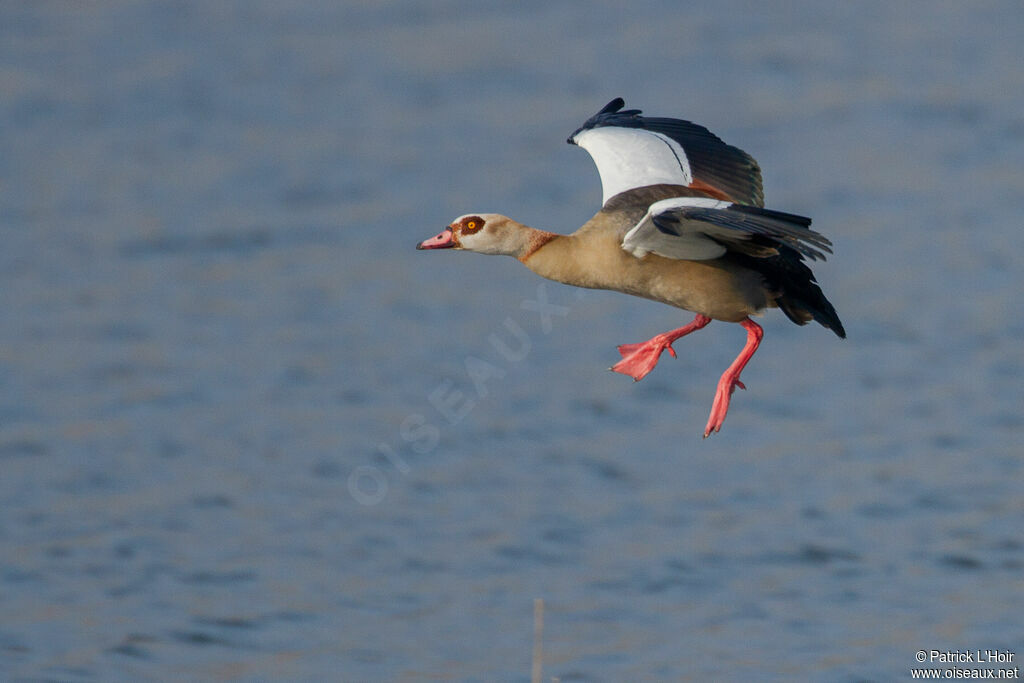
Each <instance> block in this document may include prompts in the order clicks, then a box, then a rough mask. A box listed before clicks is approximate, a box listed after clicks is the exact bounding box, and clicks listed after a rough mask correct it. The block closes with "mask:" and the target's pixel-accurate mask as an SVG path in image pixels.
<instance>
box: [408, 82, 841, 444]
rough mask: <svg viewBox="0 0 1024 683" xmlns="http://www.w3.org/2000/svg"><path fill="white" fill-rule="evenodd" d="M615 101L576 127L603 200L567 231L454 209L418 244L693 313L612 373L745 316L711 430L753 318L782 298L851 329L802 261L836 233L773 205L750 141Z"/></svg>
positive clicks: (746, 353) (757, 334) (637, 370)
mask: <svg viewBox="0 0 1024 683" xmlns="http://www.w3.org/2000/svg"><path fill="white" fill-rule="evenodd" d="M624 106H625V102H624V101H623V100H622V98H616V99H614V100H612V101H611V102H609V103H608V104H607V105H606V106H605V107H604V108H603V109H602V110H601V111H599V112H598V113H597V114H595V115H594V116H592V117H591V118H590V119H589V120H587V122H586V123H584V124H583V125H582V126H581V127H580V128H579V129H577V130H576V131H575V132H574V133H573V134H572V135H571V136H569V139H568V142H569V144H573V145H578V146H580V147H582V148H583V149H585V150H587V152H589V153H590V156H591V157H593V159H594V163H595V164H596V165H597V170H598V173H599V174H600V176H601V188H602V192H603V197H602V206H601V210H600V211H598V212H597V214H596V215H594V217H593V218H591V219H590V220H589V221H587V222H586V223H584V224H583V226H582V227H580V228H579V229H578V230H577V231H576V232H574V233H573V234H571V235H560V234H556V233H553V232H547V231H545V230H538V229H535V228H531V227H528V226H526V225H523V224H521V223H517V222H516V221H514V220H512V219H511V218H507V217H505V216H501V215H498V214H493V213H469V214H465V215H463V216H460V217H459V218H456V219H455V220H454V221H453V222H452V223H451V224H450V225H449V226H448V227H446V228H445V229H444V230H443V231H441V233H440V234H438V235H436V236H435V237H431V238H430V239H427V240H424V241H422V242H420V243H419V244H418V245H416V248H417V249H464V250H466V251H476V252H479V253H482V254H505V255H508V256H515V257H516V258H517V259H519V260H520V261H522V262H523V263H524V264H525V265H526V267H527V268H529V269H530V270H532V271H533V272H535V273H537V274H538V275H540V276H542V277H545V278H548V279H550V280H555V281H556V282H562V283H565V284H569V285H576V286H578V287H588V288H593V289H608V290H613V291H617V292H623V293H625V294H632V295H634V296H639V297H643V298H645V299H652V300H654V301H660V302H662V303H665V304H668V305H670V306H675V307H677V308H682V309H684V310H687V311H691V312H693V313H696V317H695V318H694V319H693V321H692V322H690V323H689V324H688V325H685V326H683V327H680V328H679V329H676V330H671V331H669V332H664V333H662V334H659V335H657V336H655V337H653V338H652V339H650V340H648V341H645V342H642V343H639V344H623V345H622V346H619V347H618V350H619V353H620V354H621V355H622V360H620V361H619V362H618V363H616V364H615V365H614V366H612V368H611V370H613V371H615V372H620V373H622V374H624V375H629V376H630V377H632V378H633V379H634V381H639V380H641V379H643V378H644V377H645V376H646V375H647V374H648V373H649V372H650V371H651V370H653V369H654V366H655V365H657V363H658V358H659V357H660V356H661V353H662V351H665V350H668V352H669V353H670V354H672V356H673V357H675V355H676V353H675V350H674V349H673V348H672V342H674V341H675V340H677V339H679V338H680V337H683V336H685V335H687V334H689V333H691V332H693V331H695V330H699V329H701V328H702V327H704V326H705V325H707V324H708V323H710V322H711V321H712V320H723V321H725V322H734V323H739V324H740V325H742V326H743V327H744V328H745V329H746V331H747V342H746V345H745V346H744V347H743V350H742V351H741V352H740V354H739V356H737V358H736V360H735V361H733V363H732V365H730V366H729V368H728V369H727V370H726V371H725V373H724V374H723V375H722V377H721V379H720V380H719V382H718V388H717V390H716V392H715V400H714V403H713V404H712V407H711V414H710V416H709V417H708V422H707V426H706V427H705V429H704V437H705V438H707V437H708V436H709V435H710V434H711V433H712V432H717V431H719V430H720V429H721V428H722V423H723V422H724V420H725V416H726V413H727V412H728V411H729V400H730V397H731V396H732V392H733V391H734V390H735V388H736V387H740V388H741V389H746V387H745V386H744V385H743V383H742V382H741V381H740V373H741V372H742V371H743V368H744V367H745V366H746V364H747V362H748V361H749V360H750V358H751V357H752V356H753V355H754V352H755V351H756V350H757V347H758V345H759V344H760V342H761V338H762V337H763V335H764V331H763V330H762V329H761V326H760V325H758V324H757V323H755V322H754V321H753V320H751V319H750V317H749V316H751V315H756V314H758V313H760V312H761V311H762V310H763V309H765V308H780V309H782V312H783V313H785V314H786V317H788V318H789V319H790V320H792V321H793V322H794V323H796V324H798V325H805V324H807V323H808V322H809V321H811V320H814V321H816V322H818V323H819V324H821V325H822V326H823V327H826V328H828V329H830V330H832V331H833V332H835V334H836V335H837V336H839V337H840V338H845V337H846V331H845V330H844V329H843V324H842V323H841V322H840V321H839V316H838V315H836V311H835V309H834V308H833V307H832V304H831V303H829V301H828V299H826V298H825V295H824V294H823V293H822V291H821V289H820V288H819V287H818V285H817V283H816V281H815V279H814V274H813V273H812V272H811V270H810V268H808V267H807V264H806V263H805V261H804V260H805V258H806V259H810V260H812V261H814V260H818V259H822V260H824V259H825V254H826V253H832V250H831V246H832V245H831V242H829V240H828V239H826V238H825V237H824V236H823V235H821V234H819V233H817V232H815V231H813V230H811V229H810V224H811V219H810V218H806V217H804V216H797V215H794V214H790V213H783V212H780V211H773V210H770V209H765V208H764V194H763V191H762V188H761V169H760V167H759V166H758V164H757V162H756V161H754V159H753V158H752V157H751V156H750V155H748V154H747V153H746V152H744V151H742V150H740V149H738V148H736V147H733V146H731V145H727V144H726V143H724V142H722V140H720V139H719V138H718V137H717V136H716V135H714V134H713V133H712V132H711V131H709V130H708V129H707V128H704V127H703V126H699V125H697V124H695V123H690V122H689V121H682V120H679V119H670V118H654V117H644V116H641V115H640V114H641V112H640V110H638V109H628V110H625V111H623V107H624Z"/></svg>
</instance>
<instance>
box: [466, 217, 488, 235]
mask: <svg viewBox="0 0 1024 683" xmlns="http://www.w3.org/2000/svg"><path fill="white" fill-rule="evenodd" d="M461 227H462V234H463V235H472V234H473V233H474V232H478V231H479V230H480V229H482V228H483V227H484V219H483V218H480V216H466V217H465V218H463V219H462V223H461Z"/></svg>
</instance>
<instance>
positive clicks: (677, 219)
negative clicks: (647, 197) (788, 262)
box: [622, 197, 832, 261]
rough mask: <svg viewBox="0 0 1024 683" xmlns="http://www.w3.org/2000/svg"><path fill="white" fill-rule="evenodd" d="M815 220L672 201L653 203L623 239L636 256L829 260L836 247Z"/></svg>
mask: <svg viewBox="0 0 1024 683" xmlns="http://www.w3.org/2000/svg"><path fill="white" fill-rule="evenodd" d="M810 225H811V219H810V218H806V217H804V216H797V215H795V214H791V213H783V212H781V211H771V210H769V209H763V208H761V207H758V206H747V205H744V204H735V203H733V202H725V201H719V200H715V199H709V198H705V197H674V198H672V199H662V200H661V201H658V202H654V203H653V204H651V206H650V208H649V209H648V210H647V213H646V214H645V215H644V217H643V218H642V219H641V220H640V222H639V223H637V224H636V225H635V226H634V227H633V228H632V229H631V230H630V231H629V232H627V233H626V235H625V237H623V239H622V248H623V249H625V250H626V251H628V252H630V253H631V254H633V255H634V256H637V257H643V256H644V255H646V254H647V253H649V252H653V253H655V254H658V255H659V256H664V257H666V258H672V259H685V260H688V261H705V260H708V259H713V258H718V257H719V256H722V255H723V254H725V252H726V251H730V250H731V251H737V252H740V253H743V254H747V255H750V256H757V257H768V256H774V255H776V254H778V253H779V248H780V247H783V246H785V247H790V248H791V249H794V250H795V251H796V252H797V253H798V254H800V255H802V256H806V257H808V258H810V259H811V260H817V259H822V260H824V259H825V253H826V252H827V253H829V254H831V253H832V248H831V247H832V243H831V242H829V241H828V239H827V238H826V237H825V236H824V235H821V234H819V233H817V232H815V231H813V230H811V229H810V227H809V226H810Z"/></svg>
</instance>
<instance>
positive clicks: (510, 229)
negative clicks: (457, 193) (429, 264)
mask: <svg viewBox="0 0 1024 683" xmlns="http://www.w3.org/2000/svg"><path fill="white" fill-rule="evenodd" d="M530 233H531V229H530V228H527V227H526V226H525V225H522V224H521V223H517V222H515V221H514V220H512V219H511V218H508V217H506V216H501V215H498V214H496V213H473V214H466V215H465V216H459V217H458V218H456V219H455V220H454V221H452V223H451V224H450V225H449V226H448V227H447V228H445V229H444V230H442V231H441V232H440V233H439V234H437V235H435V236H434V237H431V238H430V239H426V240H423V241H422V242H420V243H419V244H417V245H416V248H417V249H464V250H466V251H475V252H477V253H480V254H502V255H505V256H516V257H518V256H519V255H520V254H522V253H523V252H524V251H525V250H526V249H527V248H528V246H529V243H530V237H531V235H530Z"/></svg>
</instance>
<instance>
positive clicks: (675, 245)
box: [622, 197, 732, 261]
mask: <svg viewBox="0 0 1024 683" xmlns="http://www.w3.org/2000/svg"><path fill="white" fill-rule="evenodd" d="M692 206H696V207H701V208H706V209H725V208H728V207H730V206H732V202H723V201H719V200H717V199H710V198H707V197H673V198H671V199H662V200H661V201H657V202H654V203H653V204H651V206H650V207H649V208H648V209H647V213H646V214H644V217H643V218H641V219H640V222H639V223H637V224H636V225H635V226H633V228H632V229H631V230H630V231H629V232H627V233H626V235H625V237H623V238H622V248H623V249H625V250H626V251H628V252H629V253H630V254H632V255H633V256H636V257H637V258H643V257H644V256H646V255H647V254H648V253H655V254H657V255H658V256H664V257H665V258H672V259H684V260H687V261H707V260H709V259H715V258H718V257H719V256H721V255H722V254H724V253H725V251H726V249H725V247H724V246H722V245H721V244H719V243H718V242H715V241H714V240H712V239H709V238H708V237H706V236H705V235H702V234H701V233H700V232H686V233H683V234H682V235H678V236H677V235H666V234H665V233H663V232H661V231H660V230H658V228H657V226H655V225H654V221H653V220H651V217H652V216H656V215H657V214H659V213H661V212H663V211H670V210H672V209H680V208H685V207H692Z"/></svg>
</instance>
